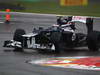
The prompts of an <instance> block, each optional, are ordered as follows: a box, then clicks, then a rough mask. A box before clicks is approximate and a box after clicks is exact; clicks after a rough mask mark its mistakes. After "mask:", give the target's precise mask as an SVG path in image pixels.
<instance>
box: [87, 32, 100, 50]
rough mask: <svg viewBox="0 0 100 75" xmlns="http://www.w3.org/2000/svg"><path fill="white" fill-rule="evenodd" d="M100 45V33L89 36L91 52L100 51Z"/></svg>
mask: <svg viewBox="0 0 100 75" xmlns="http://www.w3.org/2000/svg"><path fill="white" fill-rule="evenodd" d="M99 43H100V32H98V31H92V32H90V33H89V34H88V36H87V45H88V49H89V50H91V51H98V50H99Z"/></svg>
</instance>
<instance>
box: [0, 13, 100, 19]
mask: <svg viewBox="0 0 100 75" xmlns="http://www.w3.org/2000/svg"><path fill="white" fill-rule="evenodd" d="M0 12H1V13H6V12H3V11H0ZM10 13H12V14H23V15H24V14H26V15H40V16H77V15H60V14H58V15H57V14H45V13H44V14H41V13H26V12H10ZM86 17H91V18H100V17H95V16H86Z"/></svg>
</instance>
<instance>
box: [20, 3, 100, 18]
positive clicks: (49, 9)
mask: <svg viewBox="0 0 100 75" xmlns="http://www.w3.org/2000/svg"><path fill="white" fill-rule="evenodd" d="M22 5H23V6H24V7H25V8H26V9H25V10H20V11H21V12H32V13H46V14H60V15H81V16H97V17H100V4H99V3H96V4H89V5H87V6H60V4H59V3H57V2H43V1H42V2H33V3H32V2H31V3H30V2H27V3H25V2H22Z"/></svg>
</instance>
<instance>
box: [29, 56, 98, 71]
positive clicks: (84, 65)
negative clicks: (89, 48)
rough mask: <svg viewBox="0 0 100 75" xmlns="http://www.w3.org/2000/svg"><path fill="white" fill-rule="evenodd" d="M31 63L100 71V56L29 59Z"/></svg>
mask: <svg viewBox="0 0 100 75" xmlns="http://www.w3.org/2000/svg"><path fill="white" fill-rule="evenodd" d="M29 63H31V64H38V65H42V66H53V67H62V68H74V69H85V70H98V71H100V57H57V58H47V59H41V60H36V61H33V60H32V61H29Z"/></svg>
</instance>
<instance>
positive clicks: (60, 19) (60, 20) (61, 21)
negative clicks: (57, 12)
mask: <svg viewBox="0 0 100 75" xmlns="http://www.w3.org/2000/svg"><path fill="white" fill-rule="evenodd" d="M67 22H68V19H67V18H65V17H63V16H59V17H58V18H57V24H58V25H59V26H61V25H64V24H67Z"/></svg>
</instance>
